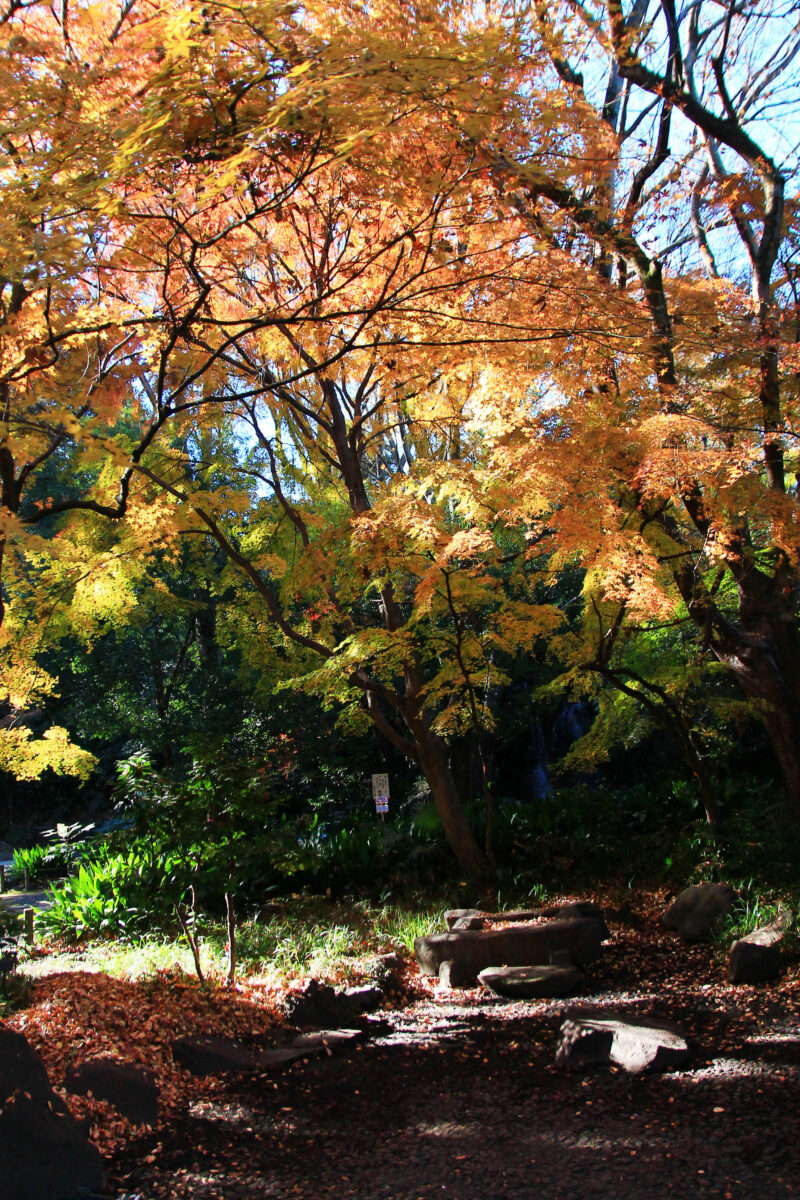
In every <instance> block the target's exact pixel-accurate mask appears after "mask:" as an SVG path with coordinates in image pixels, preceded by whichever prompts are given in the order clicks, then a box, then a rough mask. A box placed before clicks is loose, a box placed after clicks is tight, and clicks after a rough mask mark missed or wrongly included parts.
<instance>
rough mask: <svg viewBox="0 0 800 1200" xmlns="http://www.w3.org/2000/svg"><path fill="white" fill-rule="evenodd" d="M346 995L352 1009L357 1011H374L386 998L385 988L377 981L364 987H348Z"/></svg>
mask: <svg viewBox="0 0 800 1200" xmlns="http://www.w3.org/2000/svg"><path fill="white" fill-rule="evenodd" d="M344 996H345V998H346V1000H347V1002H348V1004H349V1005H350V1006H351V1011H352V1012H356V1013H364V1012H372V1010H373V1009H375V1008H377V1007H378V1005H379V1004H381V1003H382V1002H383V1001H384V1000H385V999H386V996H385V994H384V991H383V988H381V987H378V985H377V984H375V983H370V984H366V985H365V986H364V987H351V988H346V989H345V992H344Z"/></svg>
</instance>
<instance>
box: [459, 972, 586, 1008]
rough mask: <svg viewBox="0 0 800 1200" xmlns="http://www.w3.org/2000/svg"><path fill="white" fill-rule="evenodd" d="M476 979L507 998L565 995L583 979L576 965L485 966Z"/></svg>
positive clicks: (540, 997)
mask: <svg viewBox="0 0 800 1200" xmlns="http://www.w3.org/2000/svg"><path fill="white" fill-rule="evenodd" d="M478 979H479V980H480V981H481V983H482V984H483V986H484V987H485V988H488V990H489V991H490V992H494V994H495V995H496V996H503V997H504V998H507V999H509V1000H540V999H544V998H547V997H552V996H566V995H567V994H568V993H569V992H574V991H575V988H576V987H578V985H579V984H580V983H581V982H582V980H583V972H582V971H579V970H578V968H577V967H571V966H557V965H555V964H551V965H548V966H541V967H485V968H484V970H482V971H481V973H480V975H479V976H478Z"/></svg>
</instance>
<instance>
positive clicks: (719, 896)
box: [661, 883, 736, 942]
mask: <svg viewBox="0 0 800 1200" xmlns="http://www.w3.org/2000/svg"><path fill="white" fill-rule="evenodd" d="M735 900H736V892H735V891H734V890H733V888H732V887H729V886H728V884H727V883H698V884H697V885H696V886H695V887H689V888H684V890H683V891H682V892H681V893H680V894H679V895H678V896H677V898H676V899H675V900H673V902H672V904H670V906H669V908H668V909H667V910H666V912H665V913H664V915H663V916H662V918H661V921H662V923H663V924H664V925H666V927H667V929H674V930H675V931H676V932H677V933H679V934H680V936H681V937H682V938H685V939H686V941H687V942H696V941H699V940H700V938H704V937H707V936H708V934H709V933H710V932H711V930H712V929H713V928H714V925H716V923H717V922H718V921H720V920H722V918H723V917H726V916H727V915H728V913H729V912H730V910H731V908H732V907H733V903H734V901H735Z"/></svg>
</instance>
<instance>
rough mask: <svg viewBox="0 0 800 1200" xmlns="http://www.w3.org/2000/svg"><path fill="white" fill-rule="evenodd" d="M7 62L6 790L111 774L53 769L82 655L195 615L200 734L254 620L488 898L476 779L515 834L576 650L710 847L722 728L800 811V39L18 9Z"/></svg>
mask: <svg viewBox="0 0 800 1200" xmlns="http://www.w3.org/2000/svg"><path fill="white" fill-rule="evenodd" d="M0 39H1V41H0V45H1V46H2V55H3V64H4V71H3V74H2V79H1V80H0V87H2V89H3V92H4V95H3V100H4V103H3V114H4V115H3V118H2V135H1V137H0V146H1V147H2V152H3V159H2V163H0V188H2V196H3V205H2V213H0V222H2V232H3V247H4V263H3V266H2V268H1V269H0V303H2V313H0V317H2V326H0V344H1V349H0V369H1V373H0V388H2V393H1V394H0V404H2V408H3V418H2V425H1V426H0V484H1V485H2V530H0V569H2V581H1V586H2V592H1V593H0V605H1V607H0V618H1V619H2V630H1V631H0V638H2V654H3V656H4V660H5V662H4V671H3V693H2V701H3V703H4V705H5V710H6V712H7V716H6V718H5V719H4V721H3V729H2V731H1V732H0V765H2V767H3V769H5V770H7V771H10V772H12V773H14V774H16V775H17V776H19V777H26V776H28V777H30V776H32V775H36V774H37V773H39V772H40V771H41V770H43V769H44V768H45V767H46V766H48V765H49V766H51V767H53V768H54V769H58V770H62V771H68V772H73V773H78V774H86V773H88V772H89V771H90V770H91V767H92V758H91V755H89V754H88V753H87V752H86V751H85V750H84V749H82V748H81V747H80V746H79V745H78V744H77V743H75V742H74V739H73V740H70V737H69V734H68V732H67V730H66V729H65V728H63V727H61V726H51V727H50V728H49V729H47V730H46V731H45V732H44V734H43V737H42V738H40V739H37V738H33V737H32V735H31V730H30V728H29V722H27V720H26V717H27V714H29V713H30V711H31V710H32V709H34V708H36V707H37V706H39V705H43V704H46V702H47V697H48V695H51V694H52V693H53V692H54V691H55V689H57V687H58V684H57V680H56V678H55V676H54V674H53V673H52V671H51V670H48V667H47V663H48V662H49V659H48V654H49V653H50V652H51V651H52V649H53V647H55V646H58V645H61V644H64V642H65V640H67V641H68V640H69V639H77V642H78V643H80V644H81V645H82V646H83V647H84V648H85V649H86V652H88V649H89V648H90V647H91V646H92V645H93V644H97V642H98V640H99V639H102V638H103V637H104V636H106V635H107V633H108V631H109V630H110V629H117V630H126V629H129V628H133V627H135V626H136V625H137V623H138V625H139V627H140V628H142V627H144V626H145V625H146V624H147V622H148V621H151V620H152V619H154V618H153V617H152V614H157V613H158V612H160V611H169V612H172V613H181V614H182V618H183V620H184V623H185V633H184V634H183V635H182V638H181V637H179V639H178V642H177V643H176V647H175V649H174V652H172V653H171V658H170V662H169V664H167V666H166V674H163V673H162V680H161V684H160V687H161V692H160V701H159V703H161V705H162V706H163V705H165V704H166V705H167V706H168V704H169V701H170V698H171V697H172V696H173V695H174V692H175V687H176V686H177V682H176V681H177V679H178V675H179V671H180V668H181V666H182V664H183V663H184V661H185V658H186V654H187V653H188V647H189V646H190V645H195V646H196V647H198V648H202V645H204V644H206V643H204V642H203V637H206V634H207V633H208V628H209V627H208V626H207V624H206V625H204V624H203V621H206V623H207V622H208V621H209V620H211V619H212V617H211V616H209V614H212V615H213V620H214V622H215V626H214V637H215V638H219V639H222V641H223V642H224V641H225V640H226V639H227V644H229V645H231V646H233V645H235V646H236V647H237V648H238V649H239V651H240V652H241V654H242V655H243V656H246V658H247V660H248V663H249V664H250V667H251V668H252V669H253V671H254V673H255V674H256V675H257V674H259V673H260V675H261V676H262V678H263V679H264V681H265V686H266V687H268V688H272V687H273V686H274V684H275V683H276V682H279V681H280V682H281V684H282V686H285V685H286V682H287V681H288V680H292V681H294V685H295V686H297V687H299V688H301V689H303V690H306V691H310V692H312V693H313V694H315V695H318V696H321V697H323V698H324V700H325V702H326V703H327V704H329V705H332V706H334V707H336V709H337V712H339V714H340V719H342V720H347V721H349V722H350V725H351V727H357V728H358V727H360V728H363V727H364V726H365V723H366V724H369V723H370V722H371V723H372V724H373V725H374V726H375V728H376V729H377V730H378V731H379V732H380V733H381V735H382V736H384V737H385V738H386V739H388V741H389V742H390V743H391V745H392V746H393V747H394V748H395V750H397V751H399V752H401V753H402V754H404V755H405V756H407V757H408V758H409V759H410V760H412V761H413V762H415V763H416V764H417V765H418V767H419V768H420V770H421V772H422V774H423V775H424V777H425V780H426V781H427V785H428V787H429V789H430V792H431V794H432V796H433V798H434V800H435V802H436V805H437V809H438V812H439V815H440V818H441V820H442V823H443V826H444V829H445V832H446V835H447V838H448V840H449V842H450V844H451V846H452V848H453V850H454V852H455V854H456V857H457V859H458V861H459V863H460V864H461V866H462V868H463V869H464V870H465V871H469V872H471V873H473V874H481V873H482V872H484V871H485V870H486V869H487V863H488V861H489V860H490V859H491V838H490V836H489V837H487V839H486V843H485V845H480V843H479V839H478V837H477V836H476V833H475V826H474V822H472V823H471V821H470V819H469V817H468V815H467V812H466V810H465V803H464V802H465V797H464V796H463V794H460V791H459V785H458V783H457V780H456V775H457V771H455V772H454V761H453V754H454V746H455V745H456V744H457V741H458V739H459V738H461V737H463V736H464V735H465V734H468V735H469V736H470V737H472V738H473V740H474V742H475V745H476V746H477V747H478V751H479V758H480V759H481V760H482V765H481V771H482V773H483V780H484V784H483V789H482V801H483V803H484V804H485V806H486V807H487V809H488V812H489V822H488V826H487V828H488V829H489V831H490V826H491V805H492V799H491V789H490V788H489V787H488V786H487V785H486V779H487V775H486V771H487V766H486V761H485V757H486V756H485V753H484V748H485V738H486V737H487V736H491V732H492V727H493V722H494V720H495V717H494V712H495V708H496V705H495V704H494V703H493V699H492V697H493V695H496V693H497V689H498V688H501V687H502V686H504V684H505V682H506V681H507V680H508V678H509V670H510V664H511V662H512V660H513V659H514V657H515V656H518V655H520V654H530V653H531V652H533V651H534V650H535V649H536V648H537V647H545V648H546V652H547V653H549V654H550V655H551V657H553V658H554V659H555V660H557V662H558V673H559V675H560V677H561V683H562V686H563V687H565V688H571V689H572V692H573V694H575V695H581V696H588V697H598V696H599V695H602V696H607V695H608V694H611V693H608V692H607V691H605V690H604V689H612V691H613V692H614V693H615V694H616V695H617V696H619V697H623V698H624V699H625V701H626V702H632V703H635V704H637V705H639V706H641V707H642V709H643V710H644V711H645V712H647V713H648V714H649V715H650V717H651V718H652V719H653V720H655V721H656V722H658V723H659V724H660V725H661V726H662V727H663V728H664V729H666V730H667V732H668V733H669V735H670V737H671V738H672V739H673V741H674V744H675V746H676V750H677V752H678V753H679V754H680V755H682V756H683V757H684V758H685V760H686V762H687V764H688V765H689V768H690V770H691V771H692V773H693V774H694V775H695V777H696V778H697V780H698V784H699V787H700V789H701V793H702V796H703V802H704V804H705V809H706V814H707V817H708V819H709V821H711V822H712V823H715V822H717V821H718V820H719V812H718V811H717V808H716V804H715V798H714V788H713V784H712V783H711V781H710V780H709V777H708V769H707V763H706V748H705V744H704V728H703V721H704V720H705V717H702V716H701V715H700V713H701V710H702V712H703V713H706V714H707V713H708V712H713V714H714V719H715V720H716V721H718V722H722V723H724V722H725V721H730V720H731V719H735V718H736V717H737V714H740V713H741V712H746V713H748V714H750V715H756V716H759V717H760V718H761V719H763V720H765V723H766V729H767V732H768V734H769V737H770V739H771V741H772V744H773V747H774V750H775V753H776V756H777V761H778V762H779V764H780V770H781V774H782V778H783V780H784V783H785V786H786V789H787V793H788V795H789V796H790V797H791V799H792V801H793V802H794V804H795V806H796V805H797V804H798V803H800V749H798V747H800V683H798V680H799V679H800V671H798V667H800V645H799V644H798V627H797V602H798V592H799V590H800V577H799V576H798V507H797V495H796V490H797V489H796V480H795V479H794V477H795V472H796V471H800V464H798V461H797V446H796V434H795V426H796V411H795V410H796V406H797V393H798V378H800V376H799V375H798V371H799V370H800V359H799V358H798V349H797V346H798V340H799V339H800V324H799V323H798V313H799V312H800V308H799V307H798V305H799V304H800V291H798V287H800V276H798V259H797V253H798V226H797V204H796V180H797V162H796V146H797V137H796V119H797V118H796V113H797V101H798V97H797V66H798V61H800V58H799V57H798V50H800V41H798V34H797V29H796V7H795V5H794V4H792V3H789V2H788V0H787V3H785V4H775V3H764V4H760V3H756V4H752V5H749V6H747V7H746V9H743V8H742V6H740V5H737V4H735V3H733V0H731V3H729V4H723V5H721V4H717V3H711V2H710V0H708V2H706V0H698V2H697V3H694V4H691V5H687V6H685V7H683V8H678V7H677V6H676V5H675V4H674V3H673V2H672V0H632V2H631V3H625V4H623V3H620V2H618V0H604V2H601V0H588V2H587V3H572V2H570V3H563V4H561V3H556V4H551V5H547V6H545V5H544V4H540V3H538V2H537V0H532V2H530V3H520V4H516V3H514V4H511V5H498V6H495V5H493V4H487V5H485V6H481V7H480V8H478V9H476V10H469V11H465V10H464V9H463V6H461V5H450V4H446V3H433V2H431V3H427V2H426V3H419V4H411V3H406V2H404V0H385V2H383V0H382V2H381V3H376V4H369V5H361V4H356V3H337V4H336V5H329V4H319V5H317V4H308V5H306V4H304V5H297V6H293V5H291V4H286V3H284V2H282V0H281V2H280V3H278V2H277V0H256V2H254V3H236V4H228V5H224V6H223V5H220V6H215V5H214V4H207V3H205V4H200V3H195V2H194V0H125V2H124V3H122V4H121V5H120V6H119V7H118V8H112V7H110V6H102V5H101V6H98V5H92V4H88V3H82V2H74V3H72V4H66V3H62V4H60V5H52V4H50V3H44V2H43V0H42V2H39V0H29V2H27V3H22V2H17V0H10V2H9V3H7V4H6V6H5V9H4V11H3V13H2V15H1V16H0ZM798 477H800V476H798ZM176 573H177V574H179V575H180V576H181V578H182V580H183V582H182V583H180V584H179V585H178V584H176V582H175V581H176V578H177V575H176ZM565 579H570V580H575V579H577V580H578V581H579V582H578V585H577V589H576V588H574V587H573V586H572V585H570V588H569V589H568V591H569V595H568V596H567V595H566V594H565V588H564V580H565ZM187 580H188V582H187ZM222 596H224V597H225V604H224V605H220V603H219V600H220V597H222ZM145 613H148V614H151V616H148V617H144V616H143V614H145ZM203 614H205V616H203ZM204 630H205V632H204ZM206 642H207V638H206ZM182 647H183V648H182ZM721 676H722V677H724V680H725V681H727V682H726V684H725V686H723V687H720V684H719V679H720V677H721ZM170 681H172V682H170ZM737 689H738V690H737ZM164 712H166V708H164ZM462 790H463V789H462Z"/></svg>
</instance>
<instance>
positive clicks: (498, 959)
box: [414, 917, 603, 980]
mask: <svg viewBox="0 0 800 1200" xmlns="http://www.w3.org/2000/svg"><path fill="white" fill-rule="evenodd" d="M602 941H603V929H602V927H601V926H600V924H599V923H598V922H597V921H596V920H594V919H593V918H591V917H579V918H575V919H574V920H567V921H558V920H556V921H546V922H544V923H543V924H541V925H508V926H506V927H505V928H504V929H487V930H484V931H476V932H473V931H471V930H462V931H459V932H452V933H436V934H433V935H431V936H430V937H421V938H417V939H416V941H415V942H414V953H415V954H416V956H417V962H418V963H419V965H420V969H421V970H422V972H423V973H424V974H425V975H438V974H439V967H440V965H441V964H442V963H443V962H447V961H448V960H449V959H451V960H452V961H453V962H454V963H455V964H456V966H457V971H458V974H459V976H460V977H464V978H468V979H472V980H474V979H476V978H477V976H478V974H479V973H480V972H481V971H482V970H483V969H484V967H496V966H506V967H529V966H540V965H546V964H549V962H550V960H551V956H552V955H553V954H554V953H556V952H558V951H559V950H567V951H569V953H570V955H571V957H572V960H573V962H575V963H587V962H594V961H595V960H596V959H598V958H599V957H600V955H601V953H602Z"/></svg>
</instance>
